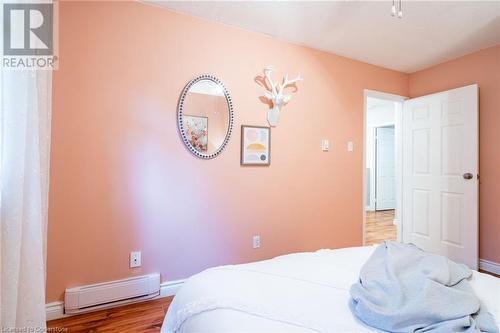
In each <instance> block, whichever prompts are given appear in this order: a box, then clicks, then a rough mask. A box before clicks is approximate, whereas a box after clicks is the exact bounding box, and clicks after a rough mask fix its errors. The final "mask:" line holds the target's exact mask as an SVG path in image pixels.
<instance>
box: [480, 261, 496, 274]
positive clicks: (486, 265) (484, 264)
mask: <svg viewBox="0 0 500 333" xmlns="http://www.w3.org/2000/svg"><path fill="white" fill-rule="evenodd" d="M479 268H480V269H482V270H483V271H486V272H490V273H493V274H496V275H500V264H499V263H496V262H493V261H489V260H485V259H479Z"/></svg>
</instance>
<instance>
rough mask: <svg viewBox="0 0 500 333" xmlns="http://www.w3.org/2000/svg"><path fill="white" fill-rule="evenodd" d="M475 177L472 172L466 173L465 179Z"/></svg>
mask: <svg viewBox="0 0 500 333" xmlns="http://www.w3.org/2000/svg"><path fill="white" fill-rule="evenodd" d="M472 178H474V175H473V174H472V173H470V172H467V173H464V179H472Z"/></svg>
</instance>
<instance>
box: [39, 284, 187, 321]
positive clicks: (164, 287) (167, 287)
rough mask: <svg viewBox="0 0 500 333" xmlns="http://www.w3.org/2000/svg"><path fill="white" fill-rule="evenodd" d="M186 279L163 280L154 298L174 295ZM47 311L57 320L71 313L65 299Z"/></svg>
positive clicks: (47, 307)
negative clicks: (68, 311) (66, 306)
mask: <svg viewBox="0 0 500 333" xmlns="http://www.w3.org/2000/svg"><path fill="white" fill-rule="evenodd" d="M185 281H186V280H185V279H184V280H174V281H166V282H162V283H161V284H160V295H158V296H156V297H155V298H153V299H158V298H162V297H169V296H174V295H175V294H176V293H177V291H178V290H179V288H180V287H181V286H182V284H183V283H184V282H185ZM45 313H46V316H47V320H55V319H60V318H64V317H69V316H70V315H69V314H65V313H64V302H63V301H56V302H51V303H47V304H45Z"/></svg>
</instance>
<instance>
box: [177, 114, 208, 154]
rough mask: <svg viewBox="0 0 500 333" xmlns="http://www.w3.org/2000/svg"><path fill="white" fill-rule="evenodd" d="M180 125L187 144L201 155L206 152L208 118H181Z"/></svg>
mask: <svg viewBox="0 0 500 333" xmlns="http://www.w3.org/2000/svg"><path fill="white" fill-rule="evenodd" d="M182 125H183V126H184V133H185V134H186V137H187V140H188V141H189V144H190V145H191V146H192V147H193V148H194V149H196V150H197V151H199V152H201V153H206V152H207V151H208V118H207V117H200V116H190V115H183V116H182Z"/></svg>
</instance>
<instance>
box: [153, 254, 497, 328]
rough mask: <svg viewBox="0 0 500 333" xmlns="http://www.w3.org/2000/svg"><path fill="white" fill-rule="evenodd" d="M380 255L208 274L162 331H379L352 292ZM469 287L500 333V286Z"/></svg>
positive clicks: (293, 257) (313, 257)
mask: <svg viewBox="0 0 500 333" xmlns="http://www.w3.org/2000/svg"><path fill="white" fill-rule="evenodd" d="M373 249H374V247H355V248H345V249H338V250H320V251H317V252H308V253H296V254H290V255H285V256H280V257H276V258H274V259H271V260H265V261H259V262H255V263H250V264H243V265H231V266H221V267H216V268H212V269H208V270H206V271H204V272H202V273H200V274H197V275H195V276H193V277H191V278H190V279H189V280H188V281H187V282H186V283H185V284H184V286H183V287H182V288H181V289H180V290H179V292H178V293H177V295H176V297H175V298H174V301H173V302H172V304H171V305H170V307H169V310H168V313H167V315H166V317H165V321H164V323H163V326H162V332H164V333H167V332H168V333H174V332H176V333H179V332H184V333H189V332H217V333H225V332H227V333H229V332H233V333H234V332H373V331H375V330H374V329H373V328H370V327H367V326H366V325H364V324H363V323H361V322H360V321H358V320H357V319H356V318H355V317H354V316H353V315H352V313H351V310H350V308H349V304H350V295H349V288H350V287H351V285H352V284H353V283H354V282H355V281H356V280H357V279H358V274H359V270H360V269H361V266H362V265H363V264H364V262H365V261H366V260H367V259H368V257H369V256H370V255H371V253H372V252H373ZM470 284H471V286H472V287H473V289H474V291H475V292H476V294H477V295H478V297H479V298H480V299H481V300H482V301H483V303H484V304H485V305H486V307H487V308H488V310H489V311H490V312H491V313H492V314H493V315H494V316H495V319H496V321H497V325H499V326H500V320H499V318H500V279H497V278H495V277H492V276H490V275H486V274H482V273H479V272H474V274H473V277H472V278H471V280H470Z"/></svg>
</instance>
